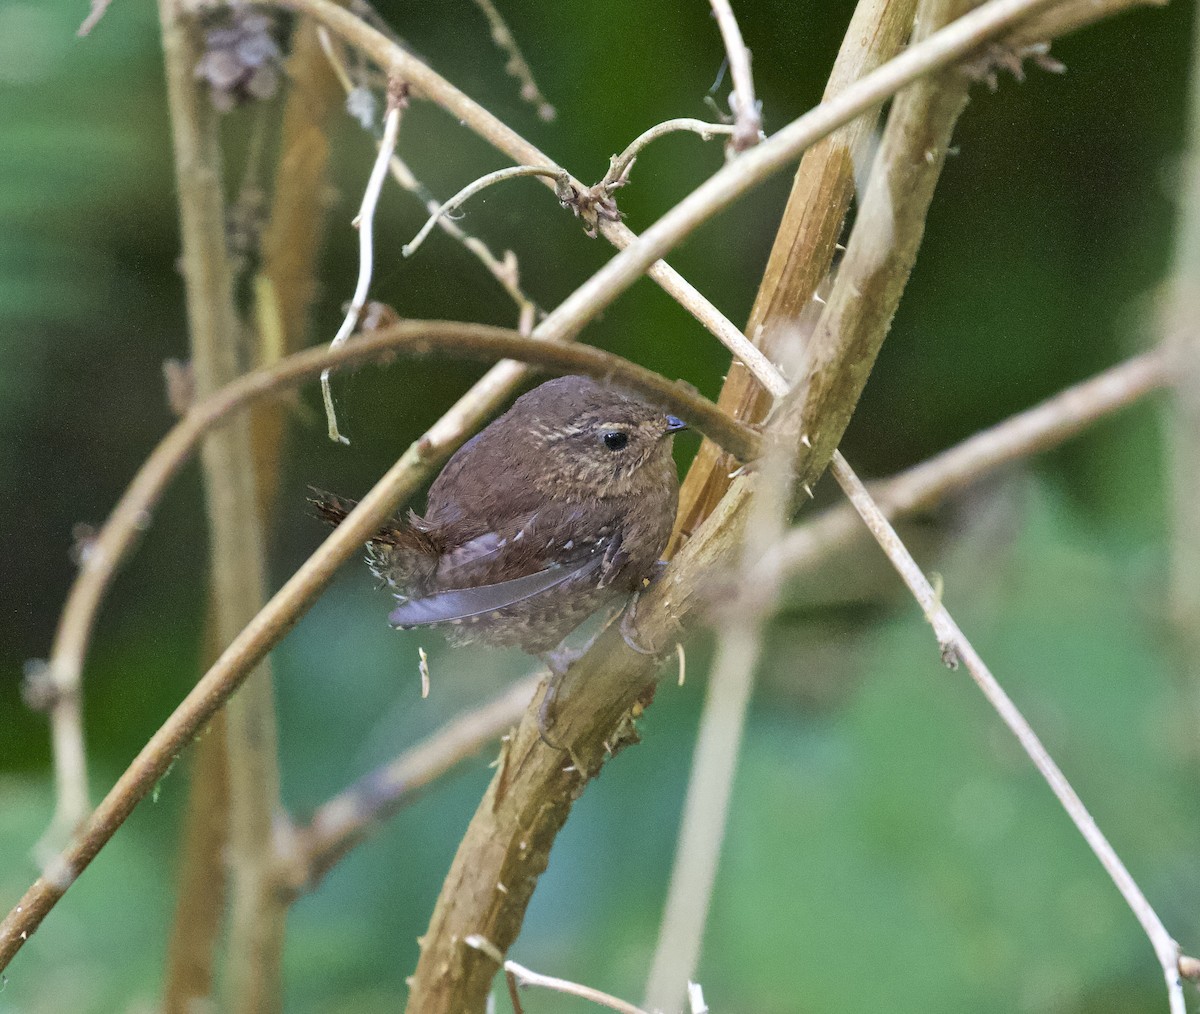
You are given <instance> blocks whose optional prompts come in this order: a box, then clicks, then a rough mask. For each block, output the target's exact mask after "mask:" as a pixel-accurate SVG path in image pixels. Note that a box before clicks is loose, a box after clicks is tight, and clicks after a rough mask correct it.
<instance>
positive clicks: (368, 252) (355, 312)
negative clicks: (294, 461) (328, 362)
mask: <svg viewBox="0 0 1200 1014" xmlns="http://www.w3.org/2000/svg"><path fill="white" fill-rule="evenodd" d="M402 105H403V103H402V101H401V96H400V92H399V88H398V87H393V86H392V85H391V84H389V85H388V111H387V115H386V116H385V117H384V120H383V139H382V140H381V141H380V142H379V152H378V154H377V155H376V156H375V163H374V165H372V166H371V175H370V176H369V177H368V179H367V187H366V190H365V191H364V192H363V199H362V204H361V205H360V206H359V209H358V215H357V216H356V217H355V219H354V225H355V226H356V227H357V229H358V283H357V284H356V285H355V287H354V296H353V298H352V299H351V300H350V306H349V308H348V309H347V310H346V317H345V319H344V320H343V321H342V326H341V327H339V328H338V330H337V334H335V335H334V336H333V341H331V342H330V343H329V347H330V348H334V349H336V348H338V347H339V346H340V345H342V344H343V343H344V342H345V341H346V339H347V338H349V337H350V335H351V334H353V333H354V330H355V328H357V327H358V319H359V316H360V315H361V314H362V310H363V307H364V306H366V304H367V293H368V291H369V290H370V288H371V273H372V271H373V270H374V267H375V239H374V236H375V207H376V205H377V204H378V203H379V194H380V191H382V190H383V180H384V177H385V176H386V175H387V170H388V162H389V160H390V159H391V157H392V153H393V152H395V150H396V140H397V138H398V137H399V135H400V110H401V107H402ZM321 400H322V401H323V402H324V403H325V419H326V421H327V422H328V423H329V439H330V440H332V441H333V442H334V443H340V444H348V443H349V442H350V441H349V440H347V439H346V438H345V437H344V436H343V435H342V434H341V433H340V432H339V431H338V424H337V413H336V411H335V410H334V407H333V390H332V389H331V387H330V385H329V371H328V370H326V371H325V372H324V373H322V374H321Z"/></svg>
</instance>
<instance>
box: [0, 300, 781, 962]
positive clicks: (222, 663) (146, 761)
mask: <svg viewBox="0 0 1200 1014" xmlns="http://www.w3.org/2000/svg"><path fill="white" fill-rule="evenodd" d="M402 346H408V347H409V348H410V350H411V351H412V352H413V353H414V354H428V353H429V352H430V351H432V350H433V349H434V348H440V349H444V350H447V351H451V350H453V351H455V352H457V353H460V354H461V353H467V354H470V355H475V356H482V357H484V358H495V357H496V356H506V357H510V358H511V357H512V356H514V355H522V356H527V357H529V358H531V359H536V360H537V362H538V365H539V366H541V367H549V368H551V369H555V368H558V367H560V366H565V368H566V369H567V370H573V371H578V372H586V373H589V374H590V375H592V376H596V377H598V378H601V379H619V380H620V382H621V383H622V384H624V385H626V386H628V387H630V388H631V389H633V390H635V391H637V392H638V393H639V394H641V395H643V396H644V397H647V398H649V399H650V400H651V401H653V402H656V403H659V404H661V405H662V406H663V407H664V408H667V409H669V410H670V411H673V412H675V413H676V414H678V415H680V416H681V417H682V418H683V419H685V420H687V421H688V422H690V423H692V424H693V425H695V426H696V427H697V428H698V429H700V430H701V431H702V432H706V433H709V434H710V435H717V431H718V430H722V431H724V435H723V436H722V437H721V439H727V441H728V442H731V443H733V444H734V445H736V447H737V448H740V452H741V453H745V454H746V455H747V456H749V457H753V456H754V454H756V453H757V449H758V440H759V438H758V434H757V433H756V432H755V431H753V430H751V429H749V428H747V427H744V426H742V425H741V424H739V423H736V422H734V421H733V420H729V419H727V418H726V417H725V416H724V415H723V414H722V413H720V412H718V411H717V409H716V408H715V406H713V405H712V404H711V403H709V402H705V400H704V399H703V398H701V397H699V395H696V394H694V393H693V392H691V391H690V390H688V389H687V388H684V387H680V386H679V385H675V384H672V383H670V382H669V381H666V380H664V379H663V378H662V377H660V376H659V375H658V374H655V373H653V372H651V371H649V370H645V369H643V368H641V367H638V366H635V365H634V364H632V363H626V362H625V361H624V360H621V359H620V358H619V357H616V356H613V355H611V354H610V353H605V352H602V351H601V350H600V349H594V348H591V347H589V346H583V345H563V344H558V343H550V342H544V341H537V340H535V339H531V338H525V337H523V336H521V335H518V334H516V333H515V332H511V331H506V330H505V329H503V328H493V327H487V326H485V325H478V324H476V325H467V324H453V323H443V324H438V323H436V322H426V321H422V322H417V323H411V324H399V325H395V326H393V327H391V328H388V329H386V330H384V331H381V332H379V333H378V334H375V335H372V336H370V337H364V338H360V339H358V340H356V341H354V342H350V343H348V344H346V345H344V346H342V347H341V348H338V349H310V350H307V351H305V352H301V353H298V354H296V355H294V356H290V357H288V358H287V359H284V360H281V361H280V362H279V363H277V364H276V365H275V366H273V367H271V368H269V369H264V370H259V371H256V372H253V373H249V374H245V375H243V376H242V377H240V378H239V379H238V380H237V381H235V382H234V383H232V384H229V385H227V386H226V387H225V388H223V389H222V391H220V392H217V393H216V394H215V395H214V396H213V397H212V398H210V399H208V400H206V401H205V402H202V403H200V404H197V405H195V406H193V407H192V409H191V410H189V412H188V413H187V415H186V416H185V417H184V418H183V419H182V420H181V421H180V422H179V423H178V424H177V425H176V426H175V427H174V429H172V430H171V432H170V433H168V435H167V436H166V438H164V440H163V441H162V442H161V443H160V444H159V446H158V447H157V448H155V450H154V452H153V453H152V454H151V455H150V457H149V458H148V459H147V461H146V462H145V464H144V465H143V466H142V468H141V469H140V470H139V472H138V475H137V476H136V477H135V478H134V481H133V483H131V485H130V487H129V489H128V490H126V492H125V494H124V495H123V496H122V498H121V500H120V501H119V503H118V504H117V507H116V508H115V509H114V511H113V514H112V515H111V516H110V518H109V520H108V522H107V523H106V524H105V526H104V529H103V530H102V531H101V533H100V535H99V536H98V537H97V539H96V544H95V545H96V550H97V551H94V552H93V553H92V554H90V557H89V561H90V566H88V567H86V568H85V569H84V570H83V571H82V572H81V574H80V576H79V578H78V579H77V581H76V584H75V585H74V586H73V588H72V591H71V593H70V595H69V596H68V604H67V607H66V610H65V611H64V619H63V621H62V622H61V624H60V629H66V630H68V631H69V632H70V635H71V636H70V639H69V640H68V641H67V643H66V644H65V645H64V646H63V647H64V652H66V653H69V654H70V655H71V656H72V657H74V658H77V659H78V660H79V663H80V664H82V657H83V652H84V651H85V649H86V644H87V640H88V638H89V636H90V632H91V626H92V621H93V619H94V615H95V610H96V607H97V606H98V604H99V602H100V599H101V598H102V596H103V594H104V592H105V591H106V590H107V588H108V586H109V584H110V582H111V579H112V576H113V573H114V570H115V566H116V564H117V563H118V562H119V561H120V559H122V558H123V557H124V555H125V554H126V553H127V552H128V549H129V548H130V546H131V545H132V543H133V541H134V539H135V538H136V535H137V534H138V532H139V531H141V530H142V529H143V528H144V527H145V526H146V524H148V522H149V518H150V512H151V511H152V510H153V508H154V506H155V505H156V504H157V502H158V500H159V498H160V497H161V495H162V492H163V489H164V488H165V486H166V484H167V483H168V482H169V481H170V479H171V478H173V477H174V475H176V474H177V473H178V471H179V469H180V468H181V467H182V465H183V463H184V462H185V461H186V460H187V458H188V456H189V454H190V453H191V451H192V449H193V448H194V447H195V445H196V443H197V442H198V441H199V440H200V438H201V437H202V436H204V435H205V434H206V433H207V431H208V430H209V429H211V428H212V427H213V426H215V425H216V424H217V423H218V422H220V421H221V420H222V419H223V418H224V417H225V416H226V415H228V413H229V412H231V411H233V410H234V409H235V408H238V407H241V406H243V405H244V404H246V403H247V402H249V401H250V400H252V399H253V398H260V397H265V396H267V395H269V394H272V393H275V392H277V391H279V390H282V389H284V388H285V387H288V386H291V385H294V384H297V383H300V382H301V380H302V379H305V378H309V377H312V376H315V375H317V374H319V373H320V371H321V370H323V369H325V368H326V367H329V368H334V367H338V366H349V365H351V364H354V363H361V362H368V361H371V360H372V359H377V358H388V357H389V355H390V354H394V352H395V351H396V350H397V349H398V348H400V347H402ZM495 407H496V405H495V403H494V402H491V401H487V400H485V399H482V398H480V397H478V396H470V397H468V398H465V399H463V400H462V401H461V402H460V403H459V405H458V406H457V407H456V409H454V410H452V411H451V412H448V413H447V414H446V415H445V416H443V417H442V419H441V420H440V421H439V424H438V425H437V426H435V427H434V428H433V429H431V430H430V431H429V433H427V434H426V435H425V436H424V437H422V438H421V440H419V441H417V442H416V443H415V444H413V446H412V447H410V448H409V449H408V451H406V452H405V453H404V455H402V456H401V458H400V460H399V461H397V462H396V464H395V465H393V466H392V468H391V469H389V471H388V472H387V473H386V474H385V475H384V476H383V478H382V479H380V481H379V482H378V483H376V485H375V487H374V488H373V489H372V490H371V491H370V492H369V493H368V494H367V495H366V496H365V497H364V498H363V499H362V501H361V502H360V503H359V505H358V506H357V507H356V508H355V509H354V510H353V511H352V512H351V513H350V515H348V516H347V518H346V519H345V520H344V521H343V522H342V523H341V524H340V525H339V526H338V527H337V528H336V529H334V531H333V533H332V534H331V535H330V536H329V537H328V538H327V539H326V540H325V542H324V543H323V544H322V545H321V547H320V548H319V549H318V550H317V551H316V552H315V553H314V554H313V555H312V556H311V557H309V559H308V560H307V561H305V563H304V564H303V565H302V566H301V567H300V568H299V569H298V570H297V571H296V573H295V574H293V575H292V577H291V578H290V579H289V580H288V581H287V582H286V583H285V584H284V586H283V587H282V588H281V589H280V590H279V591H278V592H276V594H275V595H274V596H273V597H272V599H271V600H270V601H269V602H268V603H267V605H266V606H265V607H264V608H263V609H262V610H261V611H260V612H259V613H258V614H257V616H255V617H254V619H253V620H252V621H251V622H250V623H249V624H248V625H247V626H246V627H245V628H244V629H243V630H242V631H241V633H240V634H239V635H238V636H237V637H236V638H235V639H234V640H233V642H232V643H231V644H230V645H229V647H228V648H226V649H225V651H224V652H223V653H222V655H221V656H220V658H218V659H217V661H216V662H215V663H214V664H213V665H212V667H211V668H210V669H209V670H208V672H207V673H206V674H205V675H204V677H202V678H201V680H200V681H199V683H197V685H196V687H195V688H194V689H193V690H192V691H191V693H189V694H188V695H187V697H186V698H185V699H184V700H183V702H182V703H181V704H180V705H179V706H178V707H177V708H176V709H175V711H174V712H173V714H172V715H171V716H170V717H169V718H168V719H167V720H166V722H164V723H163V725H162V726H160V728H159V729H158V730H157V731H156V732H155V734H154V735H153V736H152V737H151V738H150V740H149V742H148V743H147V744H146V746H144V747H143V748H142V750H141V751H140V752H139V754H138V756H137V757H136V758H135V759H134V761H133V762H132V763H131V764H130V766H129V767H128V768H127V769H126V771H125V772H124V774H123V775H122V776H121V777H120V778H119V779H118V780H117V783H116V785H114V786H113V788H112V789H111V790H110V791H109V793H108V795H106V796H105V798H104V799H103V800H102V801H101V803H100V805H99V806H97V807H96V809H95V810H94V811H92V813H91V814H90V815H89V816H88V818H87V820H86V821H85V822H84V824H83V826H82V827H81V828H80V830H79V831H78V833H77V834H76V836H75V837H74V838H73V839H72V841H71V842H70V843H69V844H68V845H67V847H66V848H65V849H64V850H63V851H62V852H61V853H60V854H59V855H58V856H57V857H55V859H54V860H52V862H51V863H50V864H49V865H48V867H47V869H46V870H45V872H44V873H43V874H42V876H40V877H39V878H38V879H37V881H35V883H34V884H33V885H32V886H31V887H30V888H29V890H28V891H26V893H25V895H24V897H23V898H22V899H21V901H20V902H19V903H18V905H17V906H16V907H15V908H14V909H13V910H12V911H11V912H10V913H9V914H8V916H6V917H5V919H4V922H3V923H0V970H2V969H3V968H4V967H5V966H6V965H7V964H8V962H9V961H10V960H11V959H12V956H13V955H14V954H16V952H17V951H18V950H20V948H21V946H22V944H23V943H24V941H25V940H26V939H27V938H28V935H29V934H30V933H31V932H33V931H34V930H35V929H36V928H37V926H38V925H39V924H40V923H41V921H42V919H43V918H44V917H45V915H46V913H47V912H48V911H49V910H50V909H51V908H52V907H53V906H54V904H55V903H56V902H57V901H58V899H59V898H61V897H62V896H63V894H64V893H65V892H66V891H67V889H68V888H69V887H70V885H71V884H72V883H73V882H74V880H75V878H76V877H77V876H78V875H79V874H80V873H81V872H82V871H83V870H84V868H86V866H87V865H88V864H89V863H90V862H91V860H92V859H93V858H95V856H96V854H97V853H98V852H99V851H100V849H101V848H102V847H103V846H104V844H105V843H106V842H107V841H108V840H109V839H110V838H111V837H112V835H113V834H114V833H115V832H116V830H117V828H118V827H120V825H121V824H122V823H123V822H124V820H125V819H126V817H128V816H129V814H130V813H131V812H132V811H133V808H134V807H135V806H136V805H137V803H138V802H139V800H141V799H142V798H143V797H144V796H145V795H146V794H147V793H148V792H149V791H150V790H151V789H152V788H153V786H154V784H155V783H156V782H157V781H158V779H159V778H161V777H162V775H163V773H164V772H165V771H166V769H167V768H168V767H169V766H170V764H171V762H172V761H173V760H174V759H175V757H177V756H178V755H179V753H180V752H181V751H182V750H183V749H184V748H186V747H187V745H188V744H189V743H190V742H191V740H192V738H193V737H194V736H195V735H196V733H197V732H198V731H199V730H200V729H201V728H202V727H203V726H204V724H205V723H206V722H207V721H208V720H209V719H210V718H211V717H212V716H213V714H215V713H216V711H217V710H218V709H219V708H220V707H221V706H222V705H224V703H225V702H226V700H227V699H228V698H229V696H230V695H231V694H232V693H233V692H234V691H235V690H236V689H237V688H238V687H239V686H240V685H241V683H242V682H243V681H244V680H245V678H246V675H247V674H248V673H249V672H250V671H251V670H252V669H253V668H254V666H255V665H256V664H257V663H258V662H260V661H261V660H262V659H263V658H264V657H265V655H266V653H267V652H268V651H269V650H270V649H271V648H272V647H273V646H274V645H275V644H277V643H278V642H279V640H280V639H281V638H282V637H283V636H284V634H286V633H287V631H288V630H289V629H290V628H291V627H292V626H293V625H294V624H295V623H296V621H297V620H298V619H299V617H300V615H301V614H302V613H303V612H304V610H305V609H306V608H307V607H308V606H309V605H311V603H312V602H313V601H314V600H315V599H316V597H317V595H318V594H319V593H320V591H321V590H322V589H323V588H324V587H325V585H326V584H328V582H329V581H330V580H331V579H332V577H333V574H334V572H335V571H336V569H337V567H338V566H340V565H341V564H342V563H344V562H345V561H346V560H347V559H348V558H349V557H350V556H351V555H352V554H353V553H355V552H356V551H357V550H358V548H359V547H360V546H361V544H362V543H363V542H366V541H367V540H368V539H369V538H370V537H371V536H372V535H373V534H374V533H375V532H376V531H378V530H379V528H380V527H381V526H382V524H383V522H384V521H385V520H386V519H387V517H388V516H389V515H390V514H391V513H392V512H393V511H395V509H396V507H397V506H398V505H399V504H400V503H401V502H402V501H403V500H404V499H405V498H407V497H409V496H411V495H412V494H413V493H414V492H415V491H416V489H417V488H418V486H419V485H420V483H421V481H422V480H423V479H424V478H425V477H426V476H427V474H428V471H429V470H430V468H431V467H432V466H433V465H434V464H436V463H437V462H438V461H441V460H444V458H445V457H446V456H447V455H448V454H449V453H450V452H451V451H452V450H453V449H454V448H455V447H456V446H457V445H458V444H459V443H461V441H462V440H463V439H464V438H465V435H466V433H467V432H468V431H469V430H470V429H471V428H473V427H476V426H478V425H479V424H480V422H481V421H482V419H483V418H485V417H486V415H488V414H490V413H491V412H492V411H494V410H495ZM68 612H69V613H70V614H71V615H70V616H69V617H68V616H66V613H68Z"/></svg>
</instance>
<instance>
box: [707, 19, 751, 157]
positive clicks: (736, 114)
mask: <svg viewBox="0 0 1200 1014" xmlns="http://www.w3.org/2000/svg"><path fill="white" fill-rule="evenodd" d="M709 2H710V3H711V4H712V9H713V15H714V16H715V17H716V19H717V27H719V28H720V29H721V39H722V41H723V42H724V43H725V54H726V56H727V57H728V59H729V76H730V78H731V79H732V80H733V91H732V92H731V93H730V95H729V111H730V112H731V113H733V122H734V128H735V129H734V131H733V137H732V138H731V139H730V142H729V148H730V154H731V155H736V154H737V153H738V152H741V151H745V150H746V149H747V148H751V147H753V146H754V145H756V144H758V142H759V141H761V140H762V139H763V136H764V135H763V129H762V103H761V102H759V101H758V100H757V99H756V98H755V97H754V75H753V74H752V73H751V72H750V50H748V49H747V48H746V43H745V42H743V41H742V30H741V29H740V28H739V27H738V23H737V18H736V17H734V15H733V8H732V7H730V6H729V0H709Z"/></svg>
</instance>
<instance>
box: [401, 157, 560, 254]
mask: <svg viewBox="0 0 1200 1014" xmlns="http://www.w3.org/2000/svg"><path fill="white" fill-rule="evenodd" d="M521 176H549V177H550V178H551V179H554V180H558V181H559V183H560V184H562V185H566V184H567V182H568V180H569V177H568V176H567V174H566V173H565V172H564V171H563V170H561V169H548V168H546V167H545V166H540V165H514V166H509V167H508V168H506V169H497V170H496V171H495V172H490V173H487V174H486V175H484V176H481V177H479V179H477V180H474V181H473V182H471V183H468V184H467V185H466V186H465V187H463V188H462V190H460V191H459V192H458V193H457V194H455V195H454V196H453V197H451V198H450V200H448V201H445V202H443V203H442V204H441V205H440V206H439V207H438V209H437V210H436V211H435V212H434V213H433V214H432V215H430V216H429V220H428V221H427V222H426V223H425V224H424V225H423V226H421V231H420V232H418V233H417V234H416V235H415V236H414V237H413V238H412V239H411V240H410V241H409V242H408V243H406V244H404V246H403V247H402V248H401V251H400V252H401V253H403V254H404V256H405V257H411V256H412V255H413V254H415V253H416V252H417V250H418V249H419V248H420V246H421V244H422V243H424V242H425V237H426V236H428V235H429V233H430V231H431V230H432V229H433V227H434V226H435V225H436V224H437V223H438V220H439V219H440V218H441V217H442V216H443V215H448V214H450V213H451V212H452V211H457V210H458V209H459V208H460V207H462V205H463V204H464V203H466V201H468V200H469V199H470V198H472V197H474V196H475V194H477V193H479V192H480V191H481V190H486V189H487V188H488V187H490V186H492V185H493V184H495V183H502V182H504V180H512V179H517V178H518V177H521Z"/></svg>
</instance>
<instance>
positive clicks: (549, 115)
mask: <svg viewBox="0 0 1200 1014" xmlns="http://www.w3.org/2000/svg"><path fill="white" fill-rule="evenodd" d="M475 6H476V7H478V8H479V9H480V11H482V12H483V16H484V17H485V18H487V22H488V27H489V28H490V29H491V31H492V41H493V42H494V43H495V44H496V45H497V46H499V47H500V48H501V49H502V50H504V52H506V53H507V54H508V63H506V64H505V65H504V69H505V70H506V71H508V73H509V74H511V75H512V76H513V77H515V78H516V79H517V81H519V82H520V84H521V98H523V99H524V100H525V101H526V102H529V103H531V104H532V105H534V106H535V107H536V108H537V114H538V119H539V120H541V121H542V122H543V123H549V122H550V121H551V120H553V119H554V117H555V115H557V114H556V113H555V111H554V107H553V106H552V105H550V103H549V102H547V101H546V96H545V95H543V94H542V90H541V89H540V88H539V87H538V86H537V82H536V81H535V80H534V79H533V71H532V70H531V69H530V66H529V63H528V62H527V61H526V60H525V57H524V56H523V55H522V53H521V48H520V46H518V45H517V40H516V39H515V38H513V34H512V32H511V31H510V30H509V27H508V25H506V24H505V23H504V18H502V17H501V16H500V12H499V11H498V10H496V6H495V4H493V3H492V0H475Z"/></svg>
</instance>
